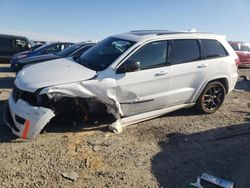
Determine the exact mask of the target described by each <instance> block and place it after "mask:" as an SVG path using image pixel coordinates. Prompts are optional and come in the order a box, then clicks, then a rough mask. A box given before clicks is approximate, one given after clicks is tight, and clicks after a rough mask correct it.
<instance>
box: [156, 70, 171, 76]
mask: <svg viewBox="0 0 250 188" xmlns="http://www.w3.org/2000/svg"><path fill="white" fill-rule="evenodd" d="M166 74H168V72H166V71H160V72H157V73H156V74H155V76H163V75H166Z"/></svg>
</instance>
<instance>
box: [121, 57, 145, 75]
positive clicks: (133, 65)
mask: <svg viewBox="0 0 250 188" xmlns="http://www.w3.org/2000/svg"><path fill="white" fill-rule="evenodd" d="M140 67H141V66H140V62H139V61H133V60H127V61H125V62H124V63H123V64H122V65H121V66H120V67H119V68H118V69H117V71H116V73H118V74H120V73H126V72H135V71H139V70H140Z"/></svg>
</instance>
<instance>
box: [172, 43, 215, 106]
mask: <svg viewBox="0 0 250 188" xmlns="http://www.w3.org/2000/svg"><path fill="white" fill-rule="evenodd" d="M201 49H202V48H201V45H200V42H199V40H196V39H178V40H173V41H172V57H171V82H170V90H171V96H170V100H169V105H170V106H175V105H178V104H185V103H190V102H193V101H192V100H193V98H194V96H195V94H196V93H197V91H198V89H199V88H201V86H202V85H203V84H204V83H205V82H206V80H207V79H208V76H209V71H210V65H209V63H208V62H204V60H203V54H202V50H201Z"/></svg>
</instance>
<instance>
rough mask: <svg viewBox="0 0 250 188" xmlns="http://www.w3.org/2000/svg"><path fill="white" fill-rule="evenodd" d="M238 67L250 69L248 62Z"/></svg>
mask: <svg viewBox="0 0 250 188" xmlns="http://www.w3.org/2000/svg"><path fill="white" fill-rule="evenodd" d="M238 66H239V67H242V68H248V67H250V62H242V63H240V64H239V65H238Z"/></svg>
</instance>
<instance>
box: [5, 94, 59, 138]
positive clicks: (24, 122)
mask: <svg viewBox="0 0 250 188" xmlns="http://www.w3.org/2000/svg"><path fill="white" fill-rule="evenodd" d="M54 116H55V114H54V112H53V111H52V110H50V109H47V108H43V107H34V106H31V105H30V104H29V103H27V102H25V101H23V100H22V99H19V100H18V101H17V102H15V101H14V99H13V97H12V95H11V96H10V97H9V101H8V106H7V108H6V111H5V118H4V121H5V123H6V124H7V125H8V126H9V127H10V129H11V130H12V133H13V134H15V135H17V136H18V137H22V138H24V139H31V138H34V137H35V136H36V135H37V134H39V133H40V132H41V130H42V129H43V128H44V127H45V125H46V124H47V123H48V122H49V121H50V120H51V119H52V118H53V117H54Z"/></svg>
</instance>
